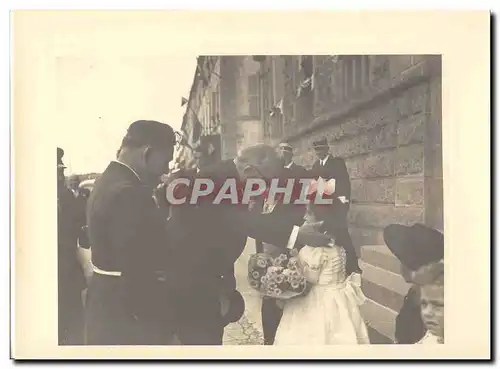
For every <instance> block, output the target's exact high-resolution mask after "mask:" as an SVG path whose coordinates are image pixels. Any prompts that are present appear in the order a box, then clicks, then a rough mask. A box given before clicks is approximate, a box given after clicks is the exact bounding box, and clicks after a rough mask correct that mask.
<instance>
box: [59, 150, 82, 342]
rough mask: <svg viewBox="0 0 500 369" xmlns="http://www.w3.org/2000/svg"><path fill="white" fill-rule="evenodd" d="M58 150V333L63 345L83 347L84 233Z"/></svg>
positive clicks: (61, 151) (60, 151) (61, 154)
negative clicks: (80, 246)
mask: <svg viewBox="0 0 500 369" xmlns="http://www.w3.org/2000/svg"><path fill="white" fill-rule="evenodd" d="M63 156H64V151H63V150H62V149H61V148H57V223H58V224H57V231H58V240H57V244H58V256H57V261H58V268H57V269H58V330H59V344H60V345H81V344H83V301H82V291H83V290H84V289H85V287H86V282H85V275H84V273H83V268H82V265H81V264H80V262H79V260H78V255H77V249H78V248H77V239H78V236H79V233H80V231H81V226H82V224H81V222H80V219H79V216H78V212H77V207H76V203H75V198H74V196H73V193H72V192H71V190H70V189H69V188H68V187H66V184H65V177H64V170H65V168H66V167H65V166H64V164H63V161H62V158H63Z"/></svg>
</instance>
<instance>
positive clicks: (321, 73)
mask: <svg viewBox="0 0 500 369" xmlns="http://www.w3.org/2000/svg"><path fill="white" fill-rule="evenodd" d="M215 58H216V59H217V60H218V64H217V65H218V66H219V67H218V75H219V76H218V77H216V79H215V78H213V81H214V82H213V84H214V86H215V85H216V84H217V88H216V89H215V90H216V91H218V92H219V98H218V99H219V100H218V104H219V109H220V110H219V115H220V122H219V125H220V128H219V130H220V131H219V132H220V137H221V143H222V153H221V158H230V157H234V156H235V154H236V153H237V151H238V149H241V148H242V147H244V146H248V145H251V144H255V143H258V142H266V143H269V144H271V145H275V144H277V143H278V142H279V141H280V140H287V141H288V142H290V143H291V144H292V145H293V146H294V147H295V160H296V161H297V162H298V163H300V164H302V165H304V166H306V167H310V166H311V165H312V164H313V162H314V152H313V150H312V141H313V140H315V139H317V138H318V137H321V136H326V137H327V138H328V141H329V143H330V146H331V152H332V154H333V155H334V156H341V157H343V158H344V159H345V161H346V164H347V167H348V170H349V174H350V177H351V184H352V199H351V209H350V213H349V222H350V224H349V225H350V232H351V235H352V238H353V242H354V244H355V245H356V247H357V248H358V251H359V253H360V255H361V258H362V260H363V264H364V265H363V266H364V268H363V269H364V275H363V278H364V280H363V287H364V289H365V293H366V294H367V296H368V297H369V298H370V302H369V303H368V304H366V306H365V307H364V313H365V318H366V319H367V321H368V324H369V325H370V328H371V331H372V334H373V335H374V337H376V338H375V341H377V342H387V341H388V340H391V339H393V329H394V318H395V314H396V312H397V311H398V310H399V308H400V306H401V304H402V301H403V296H404V295H405V293H406V290H407V288H408V286H407V285H406V284H405V283H404V281H403V280H402V277H401V276H400V275H399V263H398V261H397V260H396V259H395V258H394V257H393V256H392V254H391V253H390V252H389V251H388V249H387V247H386V246H385V245H384V240H383V236H382V230H383V228H384V227H385V226H387V225H389V224H391V223H402V224H408V225H409V224H413V223H415V222H421V223H425V224H427V225H429V226H432V227H435V228H438V229H443V174H442V172H443V164H442V147H441V145H442V125H441V57H440V56H435V55H350V56H348V55H342V56H338V55H281V56H221V57H215ZM195 82H196V78H195ZM193 86H195V87H196V86H197V87H196V88H198V87H199V83H198V84H194V85H193ZM211 88H212V89H213V87H211ZM198 94H199V92H196V91H195V92H193V91H192V96H190V102H191V101H192V100H193V104H195V105H196V104H197V101H198V100H200V101H205V100H203V98H201V99H200V98H198V97H196V96H198ZM207 96H208V100H209V99H210V97H211V96H212V95H210V94H208V95H207ZM206 104H208V105H210V102H206ZM201 106H202V105H201ZM201 110H203V109H202V108H201ZM186 114H187V115H189V112H188V111H187V113H186ZM185 119H188V120H189V118H186V117H185Z"/></svg>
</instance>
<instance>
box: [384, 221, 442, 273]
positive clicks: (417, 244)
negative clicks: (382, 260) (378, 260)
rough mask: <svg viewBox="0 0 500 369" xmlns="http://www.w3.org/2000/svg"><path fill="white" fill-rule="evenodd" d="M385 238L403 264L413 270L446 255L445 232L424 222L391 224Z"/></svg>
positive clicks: (386, 230)
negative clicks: (407, 224) (409, 224)
mask: <svg viewBox="0 0 500 369" xmlns="http://www.w3.org/2000/svg"><path fill="white" fill-rule="evenodd" d="M384 240H385V243H386V244H387V246H388V247H389V249H390V250H391V251H392V253H393V254H394V255H396V257H397V258H398V259H399V261H400V262H401V264H403V265H405V266H406V267H407V268H409V269H410V270H413V271H416V270H417V269H419V268H420V267H421V266H423V265H426V264H429V263H432V262H437V261H439V260H441V259H442V258H443V256H444V236H443V234H442V233H441V232H439V231H438V230H436V229H434V228H430V227H427V226H425V225H423V224H419V223H417V224H414V225H412V226H411V227H408V226H404V225H401V224H391V225H389V226H387V227H386V228H385V229H384Z"/></svg>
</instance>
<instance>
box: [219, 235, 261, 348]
mask: <svg viewBox="0 0 500 369" xmlns="http://www.w3.org/2000/svg"><path fill="white" fill-rule="evenodd" d="M253 253H255V242H254V241H253V240H251V239H248V242H247V245H246V247H245V250H244V251H243V254H242V255H241V256H240V258H239V259H238V260H237V261H236V264H235V276H236V284H237V288H238V291H240V293H241V294H242V296H243V298H244V299H245V314H244V315H243V317H242V318H241V319H240V321H238V322H236V323H234V324H230V325H228V326H227V327H226V330H225V333H224V345H262V344H263V338H262V323H261V315H260V303H261V297H260V296H259V294H258V292H257V291H255V290H253V289H252V288H251V287H250V285H249V284H248V282H247V265H248V258H249V256H250V255H251V254H253Z"/></svg>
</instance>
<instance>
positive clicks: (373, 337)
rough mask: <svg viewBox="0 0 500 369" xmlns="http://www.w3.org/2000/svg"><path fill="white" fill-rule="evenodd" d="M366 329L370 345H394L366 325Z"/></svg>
mask: <svg viewBox="0 0 500 369" xmlns="http://www.w3.org/2000/svg"><path fill="white" fill-rule="evenodd" d="M366 328H367V330H368V337H369V339H370V344H371V345H390V344H393V343H394V341H392V340H391V339H390V338H389V337H386V336H384V335H383V334H381V333H380V332H378V331H377V330H376V329H374V328H372V327H370V326H369V325H367V327H366Z"/></svg>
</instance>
